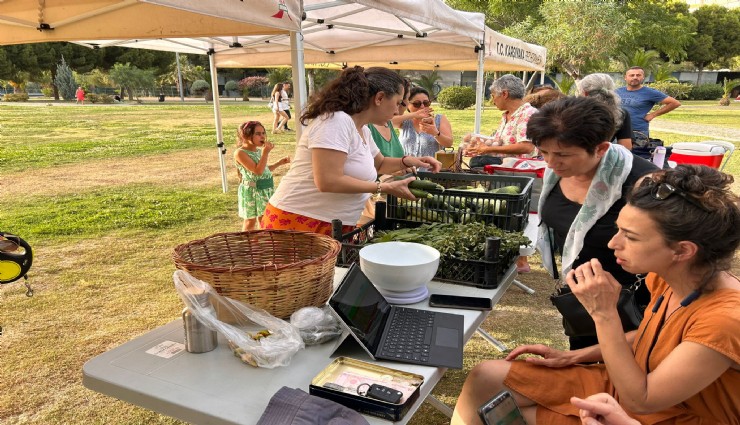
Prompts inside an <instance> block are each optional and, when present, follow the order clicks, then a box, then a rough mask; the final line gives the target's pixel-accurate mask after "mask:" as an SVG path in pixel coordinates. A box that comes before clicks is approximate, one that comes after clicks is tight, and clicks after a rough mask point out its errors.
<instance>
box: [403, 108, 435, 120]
mask: <svg viewBox="0 0 740 425" xmlns="http://www.w3.org/2000/svg"><path fill="white" fill-rule="evenodd" d="M433 113H434V109H432V108H419V109H417V110H416V111H414V112H409V116H410V117H411V118H413V119H417V120H422V119H424V118H431V117H432V116H433V115H432V114H433Z"/></svg>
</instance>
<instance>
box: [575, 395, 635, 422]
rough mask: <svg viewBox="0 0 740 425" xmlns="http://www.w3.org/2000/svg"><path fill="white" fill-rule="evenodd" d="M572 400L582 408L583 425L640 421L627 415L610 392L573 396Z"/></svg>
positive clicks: (580, 413)
mask: <svg viewBox="0 0 740 425" xmlns="http://www.w3.org/2000/svg"><path fill="white" fill-rule="evenodd" d="M570 402H571V403H572V404H573V405H574V406H576V407H577V408H579V409H580V412H579V415H580V417H581V423H582V424H583V425H639V424H640V422H638V421H636V420H634V419H632V418H631V417H629V415H627V412H625V411H624V409H623V408H622V406H620V405H619V403H617V400H615V399H614V397H612V396H610V395H609V394H605V393H600V394H594V395H592V396H589V397H586V398H585V399H581V398H578V397H571V398H570Z"/></svg>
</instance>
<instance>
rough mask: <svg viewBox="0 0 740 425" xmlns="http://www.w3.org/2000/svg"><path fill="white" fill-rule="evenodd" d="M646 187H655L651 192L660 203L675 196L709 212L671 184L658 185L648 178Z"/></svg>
mask: <svg viewBox="0 0 740 425" xmlns="http://www.w3.org/2000/svg"><path fill="white" fill-rule="evenodd" d="M644 185H647V186H653V189H652V191H651V194H652V195H653V199H657V200H658V201H665V200H666V199H668V198H670V197H671V195H674V194H675V195H678V196H680V197H682V198H683V199H685V200H686V202H688V203H690V204H691V205H693V206H695V207H697V208H699V209H700V210H702V211H707V212H709V210H708V209H706V208H704V206H703V205H702V204H700V203H699V202H698V201H697V200H696V199H694V198H692V197H691V196H690V195H687V194H686V193H685V192H684V191H682V190H681V189H679V188H677V187H675V186H673V185H671V184H668V183H656V182H655V180H653V179H650V178H646V179H645V184H644Z"/></svg>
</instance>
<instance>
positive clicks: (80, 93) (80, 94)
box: [75, 86, 85, 105]
mask: <svg viewBox="0 0 740 425" xmlns="http://www.w3.org/2000/svg"><path fill="white" fill-rule="evenodd" d="M75 99H77V102H76V103H79V104H80V105H84V104H85V90H83V89H82V86H80V87H77V91H76V92H75Z"/></svg>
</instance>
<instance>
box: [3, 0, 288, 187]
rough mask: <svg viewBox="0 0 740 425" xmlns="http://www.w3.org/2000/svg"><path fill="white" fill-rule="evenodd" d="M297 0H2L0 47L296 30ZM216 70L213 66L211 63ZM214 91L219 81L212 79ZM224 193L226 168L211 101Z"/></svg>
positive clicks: (217, 118)
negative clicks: (58, 42)
mask: <svg viewBox="0 0 740 425" xmlns="http://www.w3.org/2000/svg"><path fill="white" fill-rule="evenodd" d="M300 18H301V2H300V0H249V1H248V2H236V1H232V0H209V1H207V2H205V1H199V0H0V45H6V44H23V43H43V42H52V41H78V40H89V39H107V40H111V39H118V40H122V41H123V40H126V41H132V40H142V39H161V38H163V37H166V38H177V39H182V40H186V37H187V38H191V37H205V36H211V35H213V34H220V35H221V36H236V35H251V34H260V35H262V36H264V35H278V34H285V35H286V36H287V35H288V34H289V33H290V31H299V30H300ZM211 68H212V69H215V63H213V62H211ZM213 84H214V91H217V90H215V89H217V81H216V80H215V79H214V82H213ZM214 114H215V122H216V134H217V138H218V143H217V148H218V151H219V155H218V156H219V161H220V163H221V175H222V182H223V189H224V191H226V189H227V187H226V165H225V163H224V155H225V153H226V151H225V149H224V147H223V135H222V132H221V115H220V109H219V105H218V101H216V102H214Z"/></svg>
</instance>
